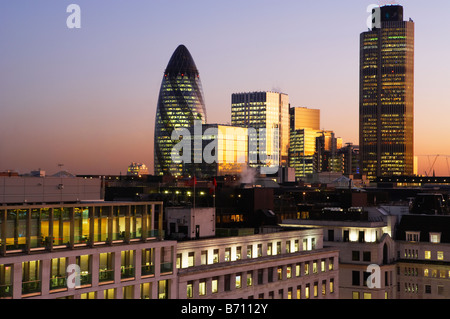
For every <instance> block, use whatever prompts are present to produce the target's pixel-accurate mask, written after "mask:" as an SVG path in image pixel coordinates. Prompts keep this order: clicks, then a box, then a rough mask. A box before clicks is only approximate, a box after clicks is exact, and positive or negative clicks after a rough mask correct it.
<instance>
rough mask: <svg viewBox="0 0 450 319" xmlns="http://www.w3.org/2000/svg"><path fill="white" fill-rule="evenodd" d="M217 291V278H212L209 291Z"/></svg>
mask: <svg viewBox="0 0 450 319" xmlns="http://www.w3.org/2000/svg"><path fill="white" fill-rule="evenodd" d="M218 291H219V279H217V278H213V279H212V281H211V292H212V293H213V294H215V293H217V292H218Z"/></svg>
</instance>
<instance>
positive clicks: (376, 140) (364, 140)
mask: <svg viewBox="0 0 450 319" xmlns="http://www.w3.org/2000/svg"><path fill="white" fill-rule="evenodd" d="M359 143H360V156H361V157H360V160H361V163H360V164H361V166H362V171H363V173H364V174H367V177H368V178H369V179H374V178H376V177H381V176H400V175H413V172H414V22H413V21H412V20H411V19H410V20H409V21H404V20H403V7H402V6H400V5H387V6H382V7H380V8H375V9H374V10H373V25H372V29H371V30H369V31H367V32H363V33H362V34H361V37H360V104H359Z"/></svg>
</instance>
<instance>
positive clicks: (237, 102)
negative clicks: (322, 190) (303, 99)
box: [231, 92, 290, 167]
mask: <svg viewBox="0 0 450 319" xmlns="http://www.w3.org/2000/svg"><path fill="white" fill-rule="evenodd" d="M231 99H232V101H231V103H232V104H231V124H232V125H234V126H240V127H246V128H248V129H249V162H250V166H255V167H264V166H270V167H279V166H287V164H288V163H287V162H288V152H289V134H290V132H289V96H288V95H287V94H283V93H277V92H249V93H235V94H232V98H231ZM261 129H262V130H264V131H265V134H260V133H261V132H260V130H261ZM256 159H258V160H256ZM261 159H262V160H261Z"/></svg>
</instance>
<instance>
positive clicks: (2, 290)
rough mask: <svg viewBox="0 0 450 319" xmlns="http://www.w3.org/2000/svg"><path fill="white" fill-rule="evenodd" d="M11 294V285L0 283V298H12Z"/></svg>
mask: <svg viewBox="0 0 450 319" xmlns="http://www.w3.org/2000/svg"><path fill="white" fill-rule="evenodd" d="M12 296H13V285H0V299H1V298H12Z"/></svg>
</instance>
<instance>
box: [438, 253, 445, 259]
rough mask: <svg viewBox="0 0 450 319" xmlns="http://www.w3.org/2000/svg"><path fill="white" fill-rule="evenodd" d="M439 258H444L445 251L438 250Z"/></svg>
mask: <svg viewBox="0 0 450 319" xmlns="http://www.w3.org/2000/svg"><path fill="white" fill-rule="evenodd" d="M437 259H438V260H444V252H443V251H438V252H437Z"/></svg>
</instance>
